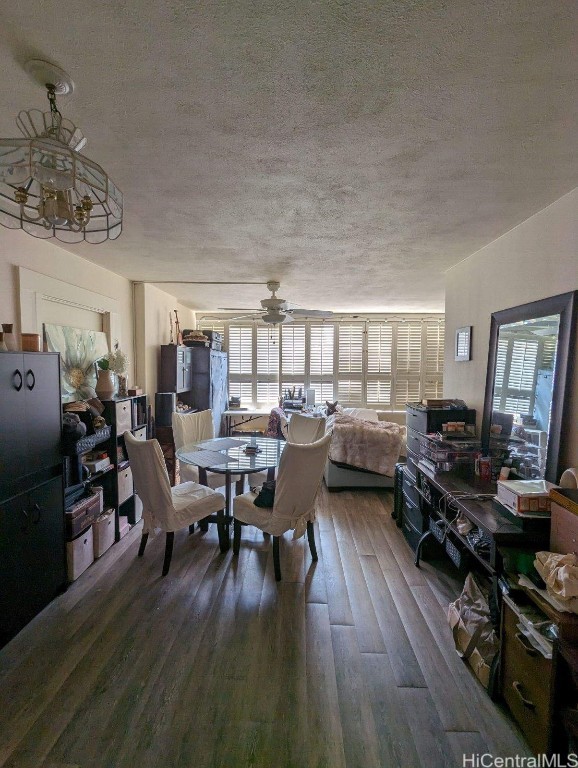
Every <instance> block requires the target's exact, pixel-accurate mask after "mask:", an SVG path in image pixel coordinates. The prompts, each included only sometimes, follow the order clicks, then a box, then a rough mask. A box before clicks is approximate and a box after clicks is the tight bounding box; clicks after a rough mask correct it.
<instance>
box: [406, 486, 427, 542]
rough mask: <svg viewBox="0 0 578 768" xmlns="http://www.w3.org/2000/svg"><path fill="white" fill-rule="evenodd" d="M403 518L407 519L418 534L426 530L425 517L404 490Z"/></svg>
mask: <svg viewBox="0 0 578 768" xmlns="http://www.w3.org/2000/svg"><path fill="white" fill-rule="evenodd" d="M403 520H404V521H405V520H409V522H410V523H411V525H412V527H413V528H415V530H416V531H418V532H419V534H420V535H421V534H422V533H424V531H426V530H427V526H428V522H427V518H424V515H423V514H422V512H421V510H420V508H419V506H418V505H417V504H415V503H414V502H413V501H412V500H411V499H410V498H409V497H408V496H407V494H406V492H405V491H404V492H403Z"/></svg>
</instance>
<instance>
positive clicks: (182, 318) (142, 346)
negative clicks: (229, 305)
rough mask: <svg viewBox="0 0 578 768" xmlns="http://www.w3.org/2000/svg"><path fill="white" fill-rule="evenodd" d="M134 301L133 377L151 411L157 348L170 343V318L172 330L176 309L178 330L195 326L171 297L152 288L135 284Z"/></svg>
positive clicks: (155, 381) (156, 366) (158, 352)
mask: <svg viewBox="0 0 578 768" xmlns="http://www.w3.org/2000/svg"><path fill="white" fill-rule="evenodd" d="M134 302H135V333H136V349H137V371H136V378H137V383H138V384H139V386H141V387H142V388H143V391H146V392H147V393H148V395H149V402H150V403H151V405H152V406H153V409H154V400H155V398H154V395H155V392H157V391H158V386H157V381H158V377H159V375H160V353H161V349H160V345H161V344H168V343H169V342H170V333H171V326H170V317H172V319H173V329H174V318H175V314H174V310H175V309H176V310H177V312H178V315H179V322H180V327H181V331H182V330H184V329H185V328H194V327H195V326H194V316H193V313H192V312H191V310H190V309H188V308H187V307H183V306H182V305H180V304H177V303H176V300H175V298H174V297H173V296H171V295H170V294H168V293H165V292H164V291H161V290H160V289H159V288H155V287H154V286H152V285H146V284H143V283H137V284H136V285H135V287H134ZM175 341H176V338H175ZM145 387H146V390H145Z"/></svg>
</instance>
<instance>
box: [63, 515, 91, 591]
mask: <svg viewBox="0 0 578 768" xmlns="http://www.w3.org/2000/svg"><path fill="white" fill-rule="evenodd" d="M92 562H94V539H93V536H92V526H91V527H90V528H88V529H87V530H86V531H85V532H84V533H82V534H81V535H80V536H77V538H76V539H73V540H72V541H67V542H66V566H67V571H68V581H75V579H77V578H78V577H79V576H80V575H81V574H82V573H84V572H85V571H86V569H87V568H88V566H89V565H90V564H91V563H92Z"/></svg>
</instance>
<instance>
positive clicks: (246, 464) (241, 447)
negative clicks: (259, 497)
mask: <svg viewBox="0 0 578 768" xmlns="http://www.w3.org/2000/svg"><path fill="white" fill-rule="evenodd" d="M233 442H235V443H237V445H236V446H233V445H232V443H233ZM219 444H221V447H220V446H219ZM247 446H256V447H257V448H258V449H259V452H258V453H249V452H247V453H246V452H245V449H246V447H247ZM284 447H285V440H277V439H276V438H274V437H251V438H246V439H235V438H230V437H217V438H215V439H214V440H205V441H203V442H200V443H192V444H190V445H184V446H183V447H182V448H179V449H178V450H177V452H176V457H177V459H178V460H179V461H182V462H184V463H185V464H193V465H195V466H202V465H201V464H198V463H197V460H196V459H195V454H198V453H199V451H210V452H211V453H214V452H218V453H225V454H226V455H227V456H228V457H229V459H232V461H228V462H226V463H225V462H223V463H222V464H211V465H210V466H206V464H205V465H204V467H205V469H208V470H210V471H211V472H222V473H223V474H225V473H226V472H231V473H232V474H234V475H239V474H247V473H251V472H260V471H262V470H264V469H271V468H273V467H277V466H278V465H279V460H280V458H281V454H282V452H283V448H284Z"/></svg>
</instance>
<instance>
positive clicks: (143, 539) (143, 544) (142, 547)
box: [138, 533, 149, 557]
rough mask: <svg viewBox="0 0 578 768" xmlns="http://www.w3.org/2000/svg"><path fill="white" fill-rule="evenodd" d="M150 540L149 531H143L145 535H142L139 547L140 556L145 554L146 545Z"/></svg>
mask: <svg viewBox="0 0 578 768" xmlns="http://www.w3.org/2000/svg"><path fill="white" fill-rule="evenodd" d="M148 540H149V535H148V533H143V535H142V536H141V537H140V547H139V548H138V556H139V557H142V556H143V555H144V551H145V547H146V545H147V541H148Z"/></svg>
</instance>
